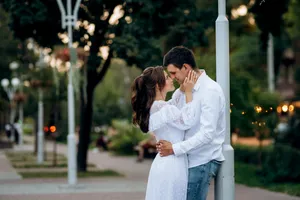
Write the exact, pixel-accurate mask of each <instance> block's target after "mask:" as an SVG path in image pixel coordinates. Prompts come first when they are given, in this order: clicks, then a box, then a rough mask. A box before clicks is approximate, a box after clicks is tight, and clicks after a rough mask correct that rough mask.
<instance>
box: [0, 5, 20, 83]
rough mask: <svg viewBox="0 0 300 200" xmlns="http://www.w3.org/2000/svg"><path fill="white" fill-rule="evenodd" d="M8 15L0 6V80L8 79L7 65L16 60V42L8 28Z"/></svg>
mask: <svg viewBox="0 0 300 200" xmlns="http://www.w3.org/2000/svg"><path fill="white" fill-rule="evenodd" d="M8 20H9V16H8V14H7V13H6V12H5V11H4V10H3V8H2V6H1V5H0V35H1V37H0V55H1V60H0V69H1V73H0V80H2V79H3V78H10V76H11V71H10V69H9V63H10V62H12V61H15V60H16V59H17V54H18V51H19V50H18V41H17V40H15V39H14V38H13V32H11V30H10V29H9V27H8Z"/></svg>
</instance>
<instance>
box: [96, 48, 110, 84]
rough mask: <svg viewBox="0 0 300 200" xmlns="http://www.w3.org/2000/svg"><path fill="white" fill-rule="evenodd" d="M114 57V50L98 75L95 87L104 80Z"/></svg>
mask: <svg viewBox="0 0 300 200" xmlns="http://www.w3.org/2000/svg"><path fill="white" fill-rule="evenodd" d="M112 55H113V53H112V50H109V53H108V56H107V59H106V60H105V63H104V64H103V66H102V69H101V71H100V72H99V73H98V74H97V78H96V79H95V86H96V85H97V84H98V83H99V82H101V81H102V80H103V77H104V76H105V74H106V72H107V70H108V68H109V66H110V63H111V59H112Z"/></svg>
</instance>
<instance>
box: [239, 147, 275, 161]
mask: <svg viewBox="0 0 300 200" xmlns="http://www.w3.org/2000/svg"><path fill="white" fill-rule="evenodd" d="M233 148H234V159H235V161H237V162H242V163H248V164H254V165H258V164H259V148H258V147H248V146H242V145H235V146H234V147H233ZM271 150H272V149H271V148H270V147H263V148H262V149H261V160H265V159H266V157H267V155H268V154H269V153H270V152H271Z"/></svg>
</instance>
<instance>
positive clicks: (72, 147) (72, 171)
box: [67, 0, 77, 185]
mask: <svg viewBox="0 0 300 200" xmlns="http://www.w3.org/2000/svg"><path fill="white" fill-rule="evenodd" d="M67 14H68V16H67V26H68V37H69V44H68V47H69V54H70V57H71V51H72V44H73V32H72V31H73V30H72V25H73V21H72V20H73V19H72V17H73V16H72V13H71V0H68V1H67ZM72 77H73V62H72V59H70V69H69V83H68V116H69V134H68V183H69V184H70V185H75V184H76V183H77V165H76V164H77V163H76V152H77V151H76V138H75V113H74V108H75V106H74V89H73V84H72Z"/></svg>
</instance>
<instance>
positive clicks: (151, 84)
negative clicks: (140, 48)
mask: <svg viewBox="0 0 300 200" xmlns="http://www.w3.org/2000/svg"><path fill="white" fill-rule="evenodd" d="M165 84H166V78H165V75H164V68H163V67H162V66H157V67H148V68H146V69H145V70H144V72H143V73H142V74H141V75H140V76H138V77H137V78H136V79H135V80H134V81H133V84H132V86H131V92H132V96H131V106H132V109H133V124H134V125H138V126H139V127H140V129H141V130H142V131H143V132H144V133H147V132H148V131H149V128H148V127H149V117H150V108H151V106H152V104H153V102H154V100H155V97H156V86H158V88H159V90H162V89H163V87H164V86H165Z"/></svg>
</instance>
